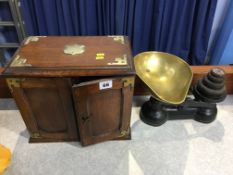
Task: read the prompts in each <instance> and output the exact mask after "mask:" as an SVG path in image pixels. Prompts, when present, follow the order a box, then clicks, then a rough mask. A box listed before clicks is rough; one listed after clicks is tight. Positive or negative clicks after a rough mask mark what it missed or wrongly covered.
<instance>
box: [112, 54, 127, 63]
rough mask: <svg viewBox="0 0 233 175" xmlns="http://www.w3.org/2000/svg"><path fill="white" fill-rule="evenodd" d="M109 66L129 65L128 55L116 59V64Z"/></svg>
mask: <svg viewBox="0 0 233 175" xmlns="http://www.w3.org/2000/svg"><path fill="white" fill-rule="evenodd" d="M108 65H127V56H126V54H124V55H123V57H117V58H115V60H114V62H112V63H108Z"/></svg>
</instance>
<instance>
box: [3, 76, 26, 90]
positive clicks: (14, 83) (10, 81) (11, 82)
mask: <svg viewBox="0 0 233 175" xmlns="http://www.w3.org/2000/svg"><path fill="white" fill-rule="evenodd" d="M21 80H22V79H19V78H7V79H6V82H7V85H8V87H9V89H10V90H11V92H13V88H14V87H20V81H21Z"/></svg>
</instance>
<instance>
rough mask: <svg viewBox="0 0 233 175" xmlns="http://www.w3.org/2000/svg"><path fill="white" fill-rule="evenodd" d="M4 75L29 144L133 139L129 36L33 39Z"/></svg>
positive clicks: (17, 55)
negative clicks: (28, 133)
mask: <svg viewBox="0 0 233 175" xmlns="http://www.w3.org/2000/svg"><path fill="white" fill-rule="evenodd" d="M2 74H3V76H5V77H6V78H7V82H8V86H9V88H10V90H11V93H12V95H13V97H14V99H15V101H16V103H17V105H18V108H19V110H20V112H21V115H22V118H23V120H24V122H25V125H26V127H27V129H28V131H29V132H30V134H31V137H30V142H50V141H80V142H81V144H82V145H83V146H86V145H90V144H94V143H98V142H101V141H106V140H113V139H130V115H131V105H132V97H133V88H134V75H135V71H134V65H133V61H132V55H131V50H130V45H129V41H128V39H127V37H124V36H100V37H45V36H43V37H29V38H27V39H26V40H25V41H24V42H23V43H22V44H21V47H20V48H19V49H18V50H17V52H16V54H15V55H14V56H13V58H12V61H11V62H10V63H9V65H8V66H7V67H6V68H5V70H4V71H3V73H2Z"/></svg>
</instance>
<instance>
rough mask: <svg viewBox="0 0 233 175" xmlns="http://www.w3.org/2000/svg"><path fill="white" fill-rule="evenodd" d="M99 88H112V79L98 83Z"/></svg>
mask: <svg viewBox="0 0 233 175" xmlns="http://www.w3.org/2000/svg"><path fill="white" fill-rule="evenodd" d="M99 88H100V90H102V89H109V88H112V80H106V81H102V82H100V83H99Z"/></svg>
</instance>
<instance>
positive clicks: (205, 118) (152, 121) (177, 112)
mask: <svg viewBox="0 0 233 175" xmlns="http://www.w3.org/2000/svg"><path fill="white" fill-rule="evenodd" d="M216 115H217V107H216V104H210V103H206V102H200V101H195V100H193V99H189V98H187V99H186V101H185V102H184V103H182V104H180V105H171V104H167V103H163V102H160V101H157V100H156V99H154V98H153V97H151V98H150V100H149V101H147V102H145V103H144V104H143V105H142V108H141V112H140V117H141V120H142V121H143V122H145V123H146V124H149V125H152V126H160V125H162V124H164V123H165V122H166V121H167V120H175V119H194V120H196V121H199V122H202V123H210V122H212V121H214V120H215V118H216Z"/></svg>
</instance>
